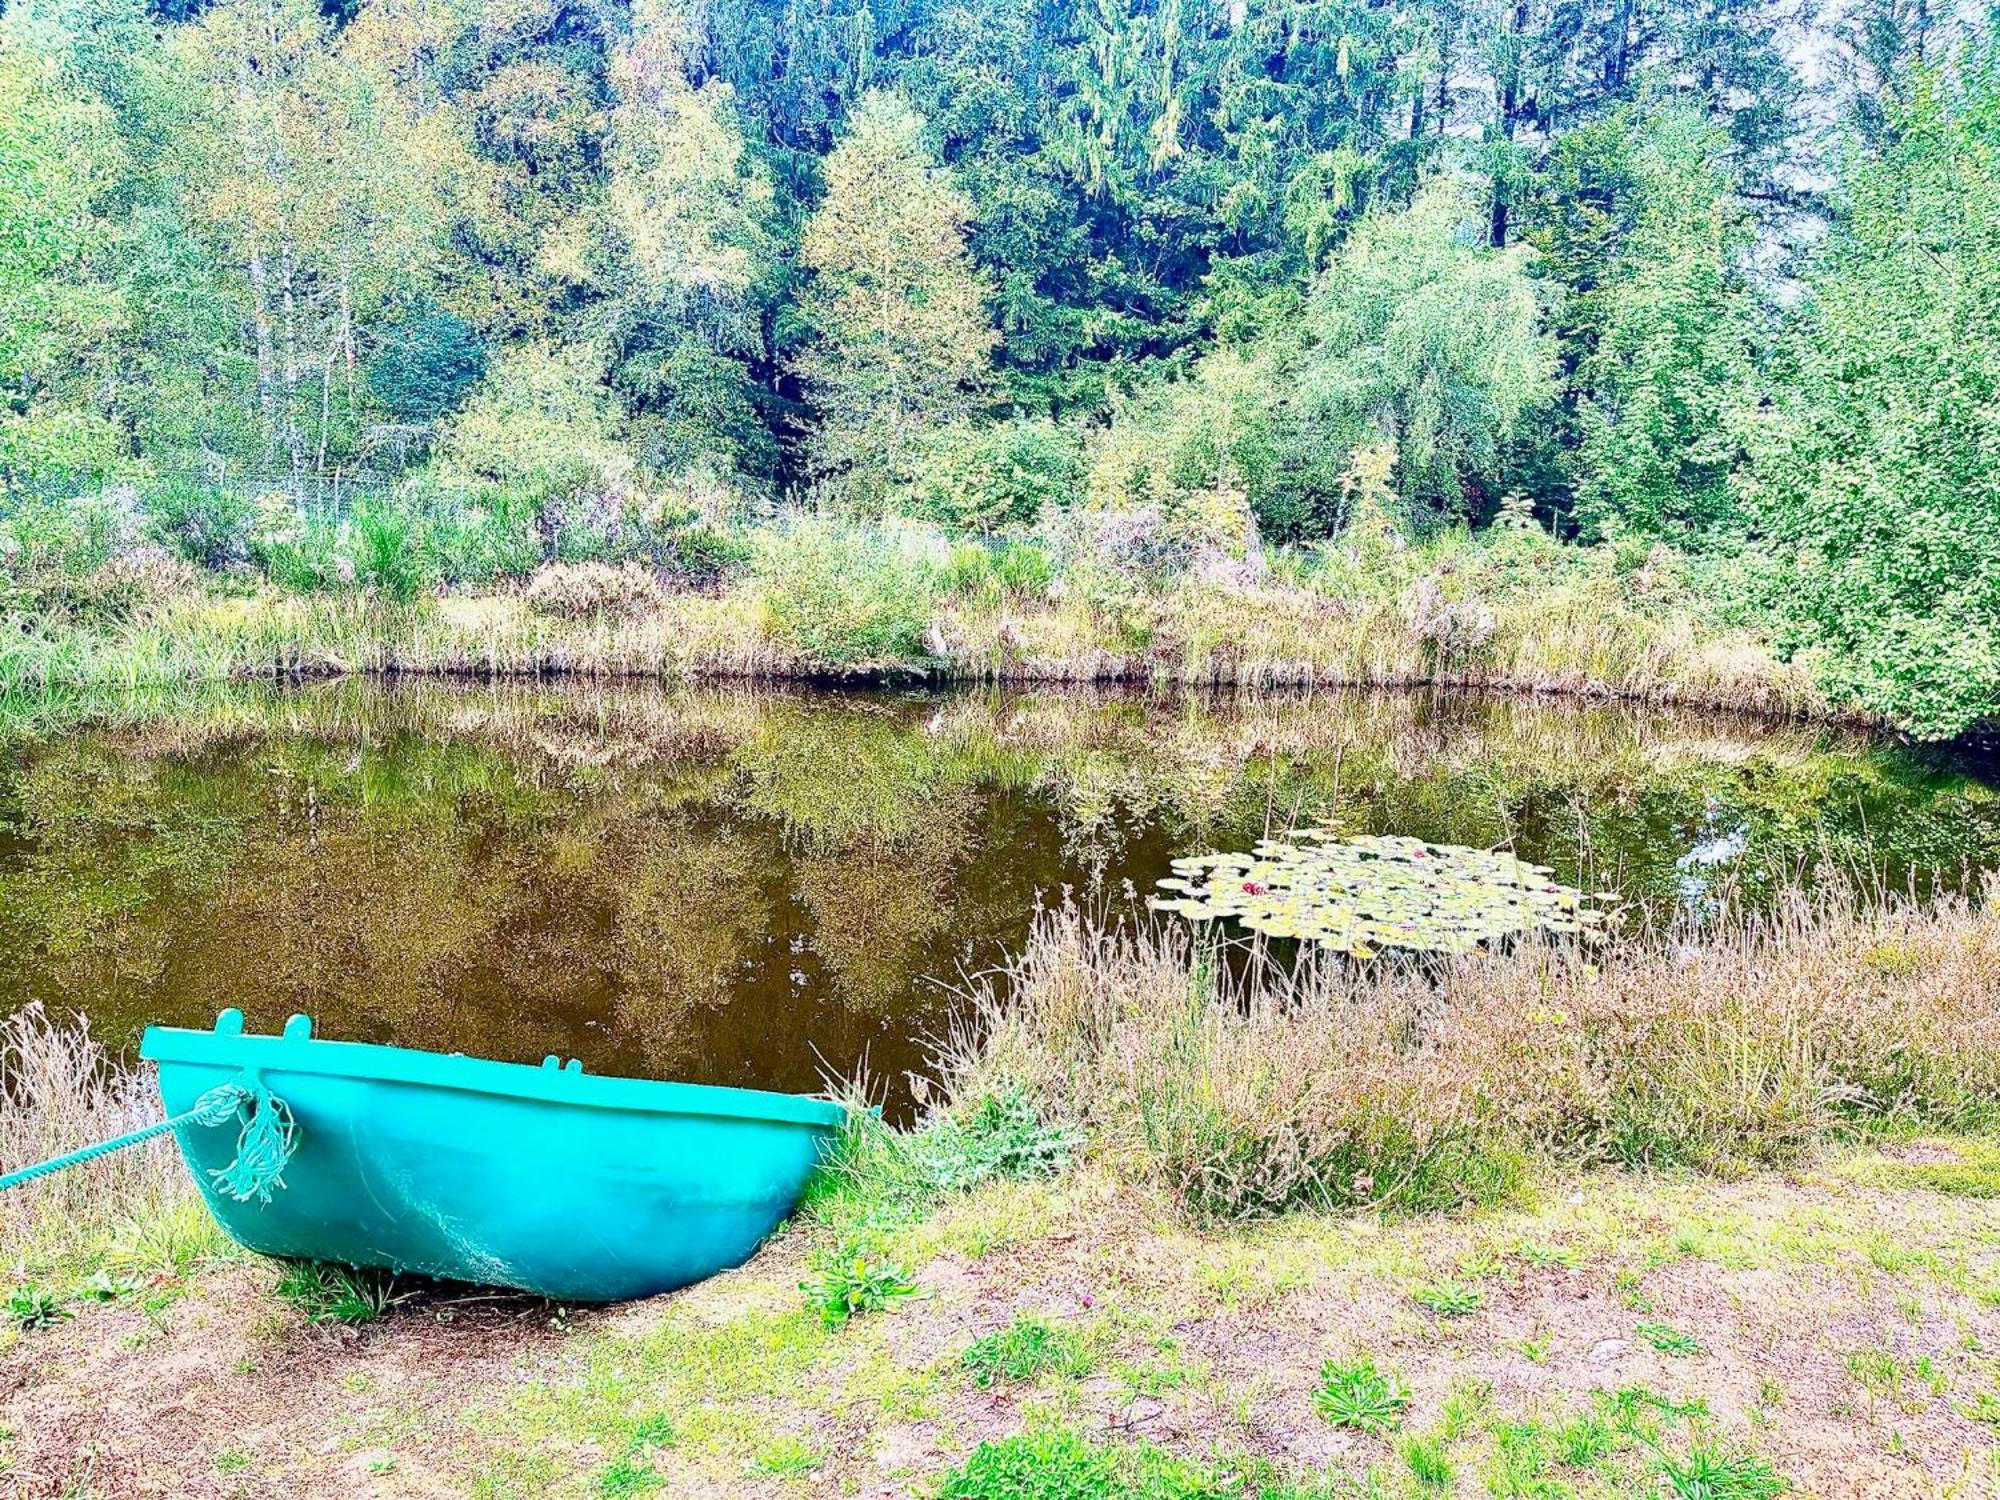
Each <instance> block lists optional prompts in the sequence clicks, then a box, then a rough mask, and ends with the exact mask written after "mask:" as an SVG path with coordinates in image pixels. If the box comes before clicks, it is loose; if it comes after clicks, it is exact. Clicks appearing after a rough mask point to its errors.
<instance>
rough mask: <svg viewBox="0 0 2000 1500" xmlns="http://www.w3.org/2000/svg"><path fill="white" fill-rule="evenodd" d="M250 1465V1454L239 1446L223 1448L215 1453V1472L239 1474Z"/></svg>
mask: <svg viewBox="0 0 2000 1500" xmlns="http://www.w3.org/2000/svg"><path fill="white" fill-rule="evenodd" d="M249 1467H250V1455H249V1454H247V1453H245V1452H243V1451H242V1449H240V1448H224V1449H223V1450H222V1451H221V1452H220V1453H218V1454H216V1455H215V1472H216V1473H218V1474H241V1473H242V1472H243V1471H244V1470H245V1469H247V1468H249Z"/></svg>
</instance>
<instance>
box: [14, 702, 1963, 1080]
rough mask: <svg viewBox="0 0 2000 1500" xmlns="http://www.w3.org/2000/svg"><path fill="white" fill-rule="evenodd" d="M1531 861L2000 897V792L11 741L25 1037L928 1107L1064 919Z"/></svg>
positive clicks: (1063, 751) (1377, 766) (1642, 767)
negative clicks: (35, 1026) (592, 1075)
mask: <svg viewBox="0 0 2000 1500" xmlns="http://www.w3.org/2000/svg"><path fill="white" fill-rule="evenodd" d="M1306 823H1323V824H1327V825H1330V826H1333V827H1337V828H1340V829H1343V830H1348V831H1351V832H1356V833H1364V832H1365V833H1404V834H1414V835H1417V836H1419V837H1423V838H1427V839H1431V840H1435V841H1441V842H1453V843H1464V844H1477V845H1502V844H1504V845H1508V846H1510V847H1511V848H1512V849H1513V850H1514V851H1515V852H1516V853H1518V854H1520V855H1521V856H1522V857H1524V858H1528V859H1531V860H1535V861H1538V862H1544V863H1547V864H1550V865H1553V866H1554V867H1555V869H1556V871H1557V873H1558V878H1560V879H1561V880H1563V881H1565V882H1568V883H1574V884H1578V885H1581V886H1582V887H1584V888H1585V889H1599V888H1606V887H1608V888H1611V889H1614V890H1616V891H1617V892H1619V894H1620V898H1621V900H1622V901H1624V902H1626V903H1628V904H1630V905H1631V906H1632V907H1633V908H1634V909H1636V910H1639V911H1643V912H1646V913H1649V914H1651V915H1653V916H1655V917H1661V918H1672V917H1674V916H1676V915H1677V914H1678V915H1681V916H1687V915H1690V914H1692V915H1695V916H1698V915H1699V914H1700V913H1701V912H1702V911H1703V910H1704V909H1707V908H1708V907H1710V906H1712V904H1713V903H1715V902H1716V901H1717V900H1719V899H1720V898H1721V895H1722V894H1723V893H1724V892H1725V891H1726V890H1729V889H1732V888H1733V889H1736V890H1740V891H1742V892H1743V893H1744V894H1746V895H1747V896H1748V898H1749V899H1752V900H1755V899H1757V897H1758V896H1759V895H1760V893H1763V892H1766V891H1768V890H1769V889H1771V888H1772V886H1773V884H1774V883H1775V882H1777V881H1779V880H1782V879H1784V878H1785V877H1786V876H1787V875H1788V874H1795V873H1797V872H1798V871H1799V870H1801V869H1803V868H1805V867H1808V866H1811V865H1814V864H1817V863H1821V862H1825V861H1829V860H1833V861H1839V862H1846V863H1854V864H1856V865H1859V866H1863V867H1866V868H1869V869H1872V870H1874V871H1876V872H1878V873H1879V876H1880V878H1883V879H1886V880H1889V881H1891V882H1894V883H1896V884H1898V885H1901V884H1905V883H1910V882H1915V883H1917V884H1919V885H1929V884H1931V883H1933V882H1935V881H1937V880H1939V879H1942V880H1943V881H1945V882H1946V883H1949V884H1953V885H1957V884H1962V883H1963V882H1964V881H1966V880H1967V879H1968V878H1969V872H1971V871H1974V870H1976V869H1979V868H1981V867H1993V866H1996V865H2000V777H1996V776H1995V774H1994V771H1993V768H1992V766H1990V765H1982V764H1980V763H1977V762H1974V761H1970V760H1967V759H1963V758H1954V757H1952V756H1951V755H1949V754H1945V753H1940V752H1919V751H1916V750H1912V749H1908V748H1904V747H1899V746H1895V745H1891V744H1886V743H1883V742H1880V741H1875V740H1870V739H1868V738H1866V737H1863V736H1859V735H1856V734H1853V733H1849V732H1846V731H1840V730H1834V729H1826V728H1810V729H1808V728H1800V727H1795V726H1771V725H1764V724H1758V723H1754V722H1749V721H1745V720H1741V719H1725V718H1715V717H1704V716H1701V715H1694V714H1685V713H1668V712H1660V711H1657V710H1641V709H1635V708H1629V707H1620V706H1606V705H1578V704H1571V703H1558V702H1551V701H1532V702H1524V701H1518V700H1508V699H1501V698H1490V697H1481V698H1466V697H1458V698H1440V697H1434V696H1429V695H1414V694H1319V695H1316V696H1305V697H1260V698H1254V699H1239V698H1203V697H1178V698H1170V699H1161V698H1151V697H1147V696H1143V695H1135V694H1104V693H1094V694H1093V693H1079V692H1076V691H1001V690H997V689H996V690H984V691H958V692H907V693H890V692H879V693H844V694H833V693H815V692H809V691H804V690H791V691H788V690H772V689H755V690H753V689H747V688H678V689H677V688H663V687H659V686H654V685H644V686H628V685H621V686H605V685H601V684H600V685H567V686H547V685H533V684H499V685H487V684H470V683H446V682H437V681H429V680H426V681H420V682H413V681H409V680H402V681H391V682H379V683H370V682H361V681H343V682H331V683H318V684H310V685H305V686H301V687H297V688H291V689H277V688H252V687H238V688H232V689H229V690H227V691H223V692H219V693H216V694H214V695H212V696H204V697H200V698H197V699H194V700H192V701H188V702H181V703H176V704H174V705H173V706H171V707H170V708H163V707H157V706H148V705H145V704H133V705H124V706H121V707H120V708H119V709H118V710H117V711H116V712H114V713H111V714H109V715H108V716H105V717H103V718H101V719H100V720H98V721H97V722H95V723H93V724H91V725H89V726H86V727H84V728H81V729H69V730H66V731H64V732H62V733H59V734H57V733H49V734H46V735H43V736H42V737H34V736H31V735H26V734H21V733H17V734H16V735H15V736H14V737H13V738H12V739H11V740H9V741H8V742H6V744H5V746H4V748H0V975H4V978H5V981H6V984H7V990H8V998H9V1001H10V1004H11V1003H18V1002H20V1001H24V1000H40V1001H43V1002H45V1003H46V1004H47V1005H48V1006H50V1007H51V1008H52V1009H56V1010H78V1011H82V1012H84V1013H86V1014H88V1015H89V1016H90V1017H91V1018H92V1019H93V1022H94V1023H95V1025H96V1026H97V1028H98V1029H99V1031H100V1033H101V1034H103V1035H105V1036H106V1037H107V1039H109V1040H110V1041H112V1042H113V1043H115V1044H118V1045H121V1046H123V1045H127V1044H129V1043H131V1042H132V1041H133V1040H134V1039H135V1038H136V1035H137V1031H138V1029H139V1028H140V1027H141V1026H143V1025H144V1024H145V1023H146V1022H148V1021H163V1022H171V1023H178V1024H183V1025H205V1024H207V1023H208V1022H209V1021H210V1020H212V1018H213V1016H214V1014H215V1012H216V1010H217V1009H219V1008H220V1007H222V1006H225V1005H237V1006H241V1007H242V1008H243V1010H244V1011H245V1012H246V1014H247V1015H248V1017H249V1019H250V1021H251V1024H252V1026H253V1027H256V1028H262V1029H274V1028H275V1027H276V1026H278V1025H279V1024H280V1023H281V1022H282V1021H283V1019H284V1018H285V1016H286V1015H288V1014H289V1013H291V1012H292V1011H297V1010H303V1011H308V1012H311V1013H312V1014H313V1015H314V1016H315V1017H316V1019H317V1022H318V1029H319V1032H320V1034H322V1035H327V1036H336V1037H348V1038H358V1039H366V1040H375V1041H388V1042H399V1043H403V1044H407V1045H413V1046H423V1047H433V1048H440V1049H445V1050H458V1051H464V1052H470V1053H478V1054H483V1055H489V1056H495V1057H501V1058H508V1059H515V1060H520V1061H536V1060H539V1059H540V1058H541V1057H542V1056H543V1054H545V1053H548V1052H559V1053H562V1054H563V1055H565V1056H576V1057H579V1058H581V1059H582V1060H583V1062H584V1064H585V1065H586V1066H587V1067H589V1068H591V1069H593V1070H597V1071H616V1072H629V1073H636V1074H641V1075H646V1076H655V1077H674V1078H686V1079H693V1080H698V1081H703V1082H716V1083H730V1084H740V1085H747V1086H754V1087H766V1088H780V1089H797V1090H810V1089H813V1088H816V1087H819V1086H820V1085H821V1083H822V1080H823V1078H824V1077H825V1076H826V1075H827V1074H829V1073H834V1074H842V1075H845V1074H848V1073H851V1072H852V1071H853V1070H854V1069H855V1068H856V1067H857V1066H859V1065H861V1064H862V1063H864V1062H865V1063H866V1064H867V1067H868V1069H869V1071H870V1072H871V1074H873V1075H874V1076H875V1077H876V1078H877V1079H879V1080H881V1081H882V1082H883V1083H885V1084H886V1085H887V1086H888V1087H889V1089H890V1100H891V1105H892V1109H894V1110H895V1111H896V1112H899V1113H900V1112H901V1111H902V1109H903V1108H904V1107H905V1106H906V1103H907V1099H908V1094H907V1083H906V1080H905V1078H904V1075H905V1073H906V1072H907V1071H908V1070H910V1069H914V1068H921V1067H922V1066H923V1065H924V1062H925V1058H926V1055H927V1052H928V1049H929V1047H930V1045H931V1043H932V1041H933V1040H934V1039H935V1038H936V1037H937V1036H939V1035H940V1034H941V1033H942V1032H943V1031H944V1029H945V1028H946V1026H947V1025H948V1022H949V1020H950V1017H951V1014H952V1011H953V1007H954V1005H955V1003H956V999H955V993H956V990H957V988H958V987H959V986H961V985H962V984H964V983H965V982H966V981H967V979H968V978H969V977H970V976H976V975H977V974H979V973H980V972H982V971H983V970H986V969H988V968H990V967H991V966H992V965H994V964H995V963H996V962H998V961H999V960H1000V959H1001V957H1002V956H1003V955H1004V954H1005V953H1006V952H1007V951H1008V949H1009V948H1010V947H1011V946H1012V945H1014V944H1016V943H1018V941H1019V940H1020V939H1021V938H1022V936H1023V935H1024V933H1025V932H1026V930H1027V927H1028V923H1029V921H1030V919H1031V914H1032V912H1033V910H1034V908H1035V907H1036V905H1037V903H1053V902H1059V901H1062V900H1064V899H1066V898H1071V899H1076V900H1079V901H1084V902H1088V903H1091V904H1093V906H1094V907H1095V908H1097V909H1101V910H1103V911H1105V912H1107V913H1111V914H1117V913H1123V912H1129V911H1131V910H1132V909H1133V907H1134V904H1135V903H1134V896H1133V892H1134V891H1135V890H1136V891H1137V892H1139V893H1143V892H1144V891H1146V890H1147V889H1148V888H1149V887H1150V886H1151V885H1152V883H1153V882H1154V881H1155V880H1157V879H1158V878H1159V877H1160V876H1162V875H1164V874H1166V873H1167V871H1168V862H1169V861H1170V860H1171V859H1173V858H1174V857H1176V856H1177V855H1181V854H1186V853H1192V852H1201V851H1206V850H1212V849H1240V848H1246V847H1248V845H1249V844H1250V843H1252V842H1254V841H1255V840H1256V839H1257V838H1259V837H1260V836H1262V835H1263V834H1264V832H1265V831H1266V830H1267V828H1268V829H1282V828H1284V827H1286V826H1292V825H1299V824H1306Z"/></svg>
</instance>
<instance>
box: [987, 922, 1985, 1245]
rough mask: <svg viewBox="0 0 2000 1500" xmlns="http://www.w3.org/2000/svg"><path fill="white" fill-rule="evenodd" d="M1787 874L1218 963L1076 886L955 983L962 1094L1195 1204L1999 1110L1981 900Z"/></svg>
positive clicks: (1502, 1184) (1492, 1173)
mask: <svg viewBox="0 0 2000 1500" xmlns="http://www.w3.org/2000/svg"><path fill="white" fill-rule="evenodd" d="M1994 894H1996V892H1995V891H1994V890H1993V889H1992V888H1991V887H1989V889H1988V891H1987V892H1986V893H1985V896H1986V897H1987V898H1988V899H1986V900H1984V901H1980V900H1961V899H1950V900H1944V901H1941V902H1938V903H1936V904H1935V905H1931V906H1928V907H1920V906H1918V905H1917V904H1915V903H1913V902H1905V901H1901V900H1897V899H1893V898H1890V899H1886V900H1885V899H1881V898H1879V897H1872V898H1870V899H1868V900H1863V899H1861V898H1860V897H1859V896H1858V895H1857V893H1855V892H1854V891H1852V890H1851V889H1845V888H1837V887H1825V888H1820V889H1816V890H1806V889H1793V890H1791V891H1789V892H1786V893H1785V894H1783V895H1782V896H1781V897H1780V899H1779V900H1778V902H1777V903H1776V905H1775V907H1774V908H1772V909H1770V910H1768V911H1765V912H1762V913H1750V912H1740V913H1737V914H1734V915H1732V916H1730V917H1728V918H1726V919H1725V920H1724V921H1723V922H1722V923H1721V924H1720V925H1718V926H1716V927H1714V928H1713V929H1711V930H1709V931H1707V932H1706V933H1704V934H1702V935H1700V936H1699V937H1695V938H1690V937H1687V936H1686V935H1681V936H1678V937H1676V936H1670V935H1667V934H1652V935H1648V936H1644V937H1639V938H1634V939H1631V940H1627V941H1625V942H1623V943H1621V944H1620V945H1618V946H1615V947H1613V948H1612V949H1610V950H1609V951H1608V952H1605V953H1603V954H1601V955H1599V956H1597V957H1596V958H1595V959H1594V960H1593V958H1592V957H1591V956H1590V955H1587V954H1585V953H1580V952H1577V951H1574V950H1569V949H1562V948H1557V947H1552V946H1546V945H1529V946H1527V947H1524V948H1522V949H1520V950H1519V951H1517V952H1514V953H1512V954H1508V955H1503V956H1498V957H1491V958H1486V959H1464V960H1458V961H1454V962H1451V963H1449V964H1439V965H1433V966H1424V965H1419V964H1414V963H1402V964H1390V965H1386V966H1385V965H1379V964H1376V965H1365V964H1355V963H1343V962H1340V961H1336V960H1332V959H1311V958H1308V959H1306V960H1305V961H1303V962H1302V963H1301V964H1299V965H1297V966H1295V967H1288V966H1286V965H1283V964H1280V963H1279V962H1277V961H1276V960H1275V959H1274V958H1273V957H1272V956H1271V955H1270V954H1269V953H1252V954H1251V955H1250V956H1249V957H1248V958H1247V960H1244V959H1242V955H1240V954H1239V955H1238V958H1239V960H1240V961H1239V962H1237V963H1235V964H1231V963H1229V962H1225V961H1224V959H1225V957H1226V955H1225V954H1224V953H1223V952H1222V950H1220V949H1219V948H1218V947H1217V946H1215V945H1214V944H1213V943H1212V942H1205V941H1203V940H1202V939H1199V938H1197V937H1196V936H1195V935H1194V934H1193V933H1192V932H1191V930H1190V929H1188V928H1187V927H1186V926H1184V925H1180V924H1175V925H1166V924H1162V923H1155V922H1152V921H1142V922H1139V923H1136V924H1130V923H1128V924H1119V925H1110V926H1107V925H1104V924H1102V923H1099V922H1096V921H1093V920H1092V919H1090V918H1089V917H1087V916H1086V915H1085V914H1083V913H1082V912H1080V911H1079V910H1077V909H1076V908H1075V907H1073V906H1066V907H1064V908H1061V909H1059V910H1055V911H1051V912H1048V913H1045V914H1043V915H1042V916H1041V917H1040V918H1038V920H1037V922H1036V924H1035V928H1034V931H1033V935H1032V937H1031V939H1030V941H1029V942H1028V944H1027V946H1026V948H1025V949H1024V950H1023V951H1022V953H1021V954H1020V955H1019V957H1018V958H1017V960H1016V961H1015V962H1014V963H1013V965H1012V966H1011V969H1010V970H1009V971H1008V972H1007V973H1006V974H1005V975H1004V976H1001V979H1000V980H999V981H997V982H990V983H987V984H985V985H983V986H982V987H980V988H979V989H978V990H977V991H976V992H975V995H974V997H973V998H974V1002H975V1003H974V1010H975V1012H976V1014H975V1017H974V1020H973V1022H972V1024H971V1025H970V1026H969V1027H968V1028H967V1030H966V1032H965V1033H964V1034H963V1035H962V1036H961V1038H960V1041H959V1044H958V1046H957V1048H956V1052H955V1056H954V1058H953V1061H952V1069H953V1072H954V1075H955V1078H956V1086H957V1087H958V1088H959V1089H961V1090H967V1091H979V1090H989V1091H990V1090H991V1089H992V1088H993V1087H994V1086H995V1080H996V1079H1006V1080H1008V1081H1010V1082H1012V1083H1014V1084H1015V1085H1017V1086H1020V1087H1024V1088H1026V1089H1027V1090H1029V1092H1030V1093H1031V1094H1032V1095H1034V1096H1036V1097H1037V1098H1039V1099H1040V1100H1041V1101H1043V1103H1044V1105H1045V1107H1046V1108H1048V1109H1049V1110H1050V1111H1052V1112H1053V1113H1054V1114H1055V1115H1056V1116H1057V1117H1058V1118H1066V1119H1070V1120H1075V1121H1078V1122H1080V1123H1084V1124H1087V1125H1088V1126H1090V1127H1091V1129H1092V1130H1093V1132H1094V1133H1095V1134H1096V1136H1097V1138H1098V1139H1099V1141H1100V1142H1101V1144H1102V1146H1103V1148H1104V1149H1105V1150H1106V1151H1107V1152H1108V1153H1109V1154H1110V1156H1111V1158H1112V1159H1113V1160H1114V1161H1119V1162H1123V1163H1125V1164H1126V1165H1127V1166H1128V1167H1129V1169H1130V1170H1131V1171H1132V1172H1133V1173H1135V1174H1136V1175H1138V1176H1140V1177H1143V1178H1144V1179H1146V1180H1148V1181H1151V1182H1153V1183H1155V1184H1157V1185H1158V1186H1159V1187H1161V1188H1163V1189H1164V1190H1166V1191H1167V1192H1168V1193H1169V1194H1171V1195H1172V1196H1173V1197H1174V1198H1175V1199H1176V1200H1177V1201H1178V1202H1179V1203H1180V1204H1181V1205H1182V1206H1183V1207H1184V1208H1185V1209H1186V1210H1187V1211H1188V1212H1189V1213H1190V1214H1192V1215H1194V1216H1195V1217H1197V1218H1237V1217H1244V1216H1254V1215H1258V1214H1264V1213H1271V1212H1277V1211H1280V1210H1283V1209H1286V1208H1291V1207H1295V1206H1304V1207H1316V1208H1332V1207H1340V1206H1343V1205H1355V1204H1364V1203H1377V1202H1385V1203H1393V1204H1399V1205H1403V1206H1408V1207H1435V1206H1440V1205H1444V1204H1448V1203H1451V1202H1453V1201H1458V1200H1465V1199H1479V1198H1484V1197H1488V1196H1491V1195H1493V1194H1495V1193H1498V1192H1500V1191H1503V1190H1504V1189H1505V1188H1506V1187H1507V1185H1508V1184H1509V1182H1510V1181H1511V1179H1512V1178H1513V1176H1514V1174H1515V1172H1516V1171H1517V1170H1518V1167H1519V1165H1520V1164H1521V1163H1522V1162H1523V1161H1524V1160H1528V1159H1533V1158H1538V1157H1539V1158H1546V1159H1557V1160H1563V1161H1568V1162H1581V1163H1601V1162H1623V1163H1628V1164H1634V1165H1664V1164H1676V1163H1681V1164H1688V1165H1693V1166H1700V1167H1708V1168H1718V1169H1726V1168H1732V1167H1737V1166H1741V1165H1746V1164H1767V1163H1780V1162H1786V1161H1792V1160H1796V1159H1798V1158H1799V1157H1800V1156H1802V1155H1804V1154H1806V1153H1808V1152H1810V1151H1811V1150H1812V1149H1813V1148H1814V1147H1816V1146H1818V1145H1820V1144H1822V1143H1825V1142H1827V1141H1829V1140H1832V1139H1834V1138H1836V1137H1838V1136H1841V1135H1843V1134H1847V1133H1852V1132H1862V1131H1870V1130H1878V1129H1882V1128H1886V1127H1890V1126H1893V1125H1896V1124H1899V1123H1909V1124H1919V1123H1921V1124H1935V1125H1939V1126H1949V1127H1957V1128H1962V1127H1968V1126H1976V1125H1981V1124H1985V1123H1987V1122H1989V1121H1990V1120H1991V1119H1992V1118H1993V1116H1994V1113H1995V1107H1996V1105H2000V1006H1996V1005H1995V1004H1994V1002H1993V997H1994V995H1995V993H1996V991H2000V913H1996V912H1995V910H1994V909H1993V906H1992V903H1991V900H1990V898H1991V897H1992V896H1993V895H1994Z"/></svg>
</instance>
